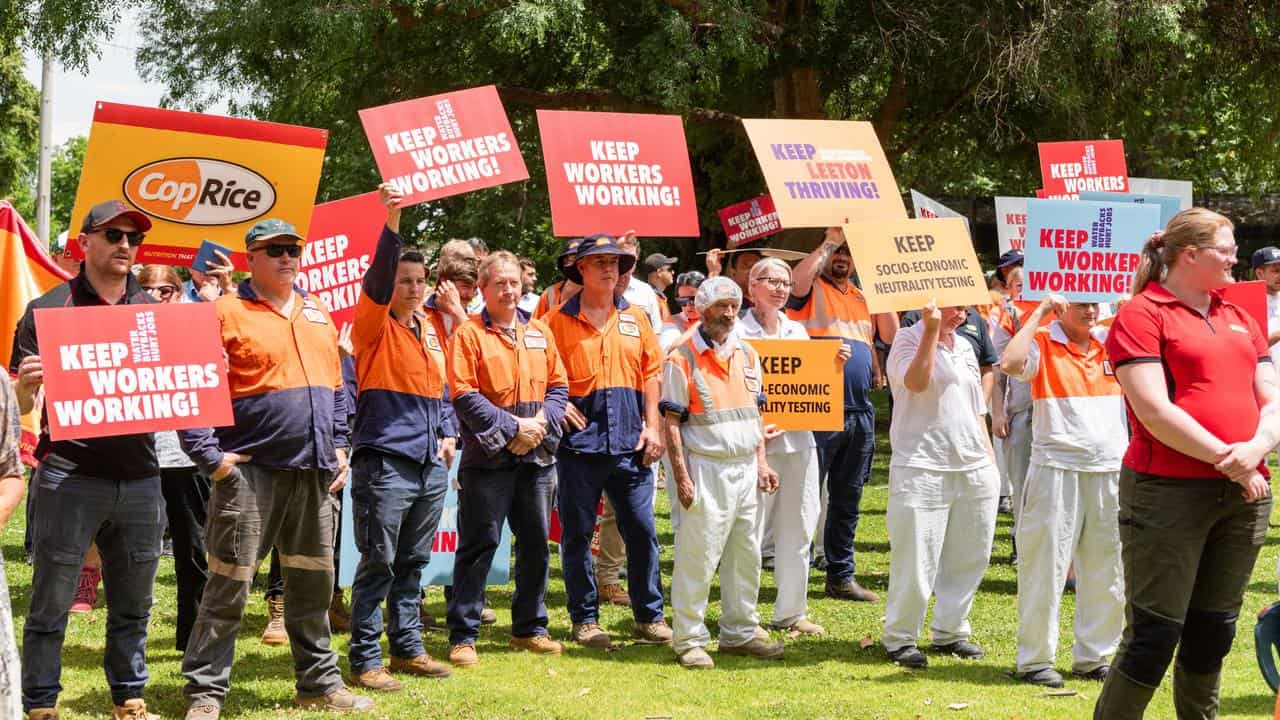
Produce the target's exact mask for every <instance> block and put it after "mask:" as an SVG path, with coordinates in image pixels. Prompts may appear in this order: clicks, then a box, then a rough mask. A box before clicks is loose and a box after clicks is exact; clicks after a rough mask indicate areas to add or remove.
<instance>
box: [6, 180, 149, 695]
mask: <svg viewBox="0 0 1280 720" xmlns="http://www.w3.org/2000/svg"><path fill="white" fill-rule="evenodd" d="M150 229H151V221H150V220H149V219H148V218H147V216H146V215H144V214H143V213H141V212H138V211H137V210H134V209H133V208H131V207H129V206H128V205H125V204H124V203H123V202H121V201H119V200H110V201H108V202H104V203H100V204H98V205H95V206H93V207H92V208H90V210H89V213H88V214H87V215H86V216H85V218H84V222H83V223H82V225H81V227H80V237H79V242H80V245H81V247H82V248H83V249H84V255H85V259H84V263H83V264H82V265H81V266H80V274H79V275H77V276H76V277H74V278H72V279H71V280H70V281H68V282H66V283H63V284H62V285H59V286H57V287H55V288H54V289H52V290H50V291H49V292H47V293H45V294H44V295H43V296H41V297H39V298H37V299H36V300H33V301H32V302H31V303H30V304H29V305H28V306H27V311H26V313H25V314H24V315H23V316H22V319H21V320H20V321H19V322H18V327H17V330H16V331H15V332H14V339H13V359H12V361H11V362H12V364H11V365H10V367H9V372H10V374H12V375H14V376H16V378H17V381H16V382H15V384H14V390H15V391H16V393H17V396H18V405H19V408H20V409H21V411H22V412H23V413H27V412H29V411H30V410H31V409H32V407H34V405H35V401H36V394H37V391H38V390H39V389H40V386H41V384H42V383H43V380H44V368H43V365H42V363H41V358H40V355H39V352H40V348H39V342H38V340H37V337H36V324H35V315H34V311H35V310H37V309H40V308H61V307H84V306H94V305H116V304H121V303H125V304H131V305H132V304H146V303H152V302H154V300H152V299H151V297H150V296H148V295H147V293H146V292H144V291H143V289H142V287H141V286H140V285H139V284H138V282H137V280H135V279H134V277H133V274H132V273H130V272H129V269H130V267H131V266H132V265H133V261H134V256H135V255H136V254H137V251H138V246H139V245H141V244H142V240H143V238H144V237H145V234H146V231H148V230H150ZM36 457H37V458H39V459H40V468H39V470H38V471H37V472H36V475H35V477H34V478H32V486H33V489H35V490H36V491H37V492H38V494H39V496H40V501H39V502H38V503H35V504H34V505H33V508H32V513H31V522H32V524H33V526H34V530H33V541H34V550H35V553H34V559H33V564H34V572H33V575H32V580H31V610H30V611H29V613H28V615H27V622H26V626H25V628H24V629H23V642H22V705H23V709H24V710H26V712H27V714H28V717H30V718H32V720H56V718H57V717H58V710H57V702H58V694H59V693H60V692H61V690H62V685H61V683H60V682H59V680H60V677H61V674H62V660H61V656H62V644H63V637H64V634H65V632H66V627H67V612H68V610H69V609H70V607H71V601H72V598H73V597H74V595H75V594H76V586H77V583H78V582H79V580H80V566H81V561H83V560H84V557H85V552H86V551H87V550H88V549H89V545H90V543H93V542H96V543H97V544H98V548H99V550H100V552H101V556H102V571H103V579H104V580H105V581H106V591H107V592H106V595H107V622H106V633H107V639H106V654H105V657H104V661H103V665H104V669H105V671H106V675H107V683H108V685H110V688H111V700H112V702H113V704H114V705H115V711H114V715H115V717H116V718H125V717H129V718H133V719H135V720H138V719H142V720H145V718H146V717H147V706H146V703H145V702H144V701H143V699H142V691H143V688H144V687H145V686H146V684H147V677H148V675H147V663H146V645H147V622H148V620H149V619H150V616H151V591H152V586H153V584H154V582H155V576H156V566H157V563H158V562H159V559H160V542H161V537H162V536H163V533H164V525H165V514H164V500H163V498H162V495H161V492H160V468H159V465H158V463H157V461H156V449H155V438H154V436H153V435H152V434H150V433H143V434H137V435H118V436H114V437H103V438H92V439H86V440H62V441H58V442H52V441H51V440H50V438H49V432H48V422H47V416H45V419H42V422H41V431H40V442H39V445H38V446H37V447H36Z"/></svg>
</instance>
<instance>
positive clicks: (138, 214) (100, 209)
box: [80, 200, 151, 233]
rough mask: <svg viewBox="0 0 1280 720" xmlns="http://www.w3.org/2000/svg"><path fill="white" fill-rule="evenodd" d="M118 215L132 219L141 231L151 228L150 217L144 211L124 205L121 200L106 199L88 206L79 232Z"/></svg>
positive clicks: (90, 230)
mask: <svg viewBox="0 0 1280 720" xmlns="http://www.w3.org/2000/svg"><path fill="white" fill-rule="evenodd" d="M119 217H127V218H129V219H130V220H132V221H133V224H134V225H136V226H137V227H138V230H139V231H141V232H146V231H148V230H150V229H151V218H149V217H147V216H146V213H143V212H142V211H141V210H134V209H133V208H131V207H129V206H128V205H126V204H125V203H124V201H123V200H108V201H106V202H100V203H98V204H97V205H94V206H93V207H91V208H89V212H88V213H86V214H85V216H84V222H82V223H80V232H81V233H88V232H93V231H94V230H97V229H98V228H100V227H102V226H103V225H106V224H107V223H109V222H111V221H112V220H115V219H116V218H119Z"/></svg>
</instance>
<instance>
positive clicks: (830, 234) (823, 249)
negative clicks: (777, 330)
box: [791, 227, 896, 342]
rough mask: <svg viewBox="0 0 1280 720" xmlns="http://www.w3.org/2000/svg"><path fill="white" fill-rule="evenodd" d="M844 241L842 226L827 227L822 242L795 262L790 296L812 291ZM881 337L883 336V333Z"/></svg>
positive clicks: (798, 295) (887, 339)
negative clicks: (828, 262) (833, 254)
mask: <svg viewBox="0 0 1280 720" xmlns="http://www.w3.org/2000/svg"><path fill="white" fill-rule="evenodd" d="M844 242H845V239H844V229H843V228H838V227H830V228H827V234H826V236H825V237H823V238H822V244H821V245H819V246H818V247H817V248H816V249H814V251H813V252H811V253H809V255H808V256H807V257H806V258H805V259H803V260H801V261H800V262H798V263H796V267H795V269H794V270H792V271H791V280H792V282H793V283H794V284H793V285H792V286H791V297H793V298H797V299H804V298H807V297H809V293H811V292H813V283H814V281H815V280H817V279H818V275H819V274H820V273H821V272H822V269H823V268H824V267H826V266H827V260H828V259H829V258H830V257H831V254H832V253H834V252H835V251H836V250H837V249H839V247H840V246H841V245H843V244H844ZM895 330H896V327H895ZM881 337H882V338H884V336H883V335H881ZM884 340H885V342H893V338H892V337H888V338H884Z"/></svg>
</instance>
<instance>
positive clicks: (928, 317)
mask: <svg viewBox="0 0 1280 720" xmlns="http://www.w3.org/2000/svg"><path fill="white" fill-rule="evenodd" d="M920 321H921V322H922V323H924V334H923V335H921V337H920V345H919V347H917V348H916V354H915V357H913V358H912V359H911V364H910V365H908V366H907V373H906V375H905V376H903V379H902V384H903V385H905V386H906V388H907V389H908V390H910V391H911V392H913V393H922V392H924V391H926V390H928V389H929V383H930V381H932V379H933V360H934V356H935V355H936V354H937V350H938V328H939V326H940V325H941V324H942V311H941V310H939V309H938V306H937V305H935V304H934V303H929V304H928V305H925V306H924V310H922V311H921V313H920Z"/></svg>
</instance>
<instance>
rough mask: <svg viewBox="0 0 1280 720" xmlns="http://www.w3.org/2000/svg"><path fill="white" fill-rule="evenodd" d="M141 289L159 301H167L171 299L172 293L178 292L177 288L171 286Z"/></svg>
mask: <svg viewBox="0 0 1280 720" xmlns="http://www.w3.org/2000/svg"><path fill="white" fill-rule="evenodd" d="M142 289H143V290H146V291H147V292H149V293H151V294H152V295H155V296H156V297H159V298H160V299H161V300H168V299H169V298H171V297H173V294H174V293H176V292H178V288H176V287H174V286H172V285H155V286H152V287H144V288H142Z"/></svg>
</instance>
